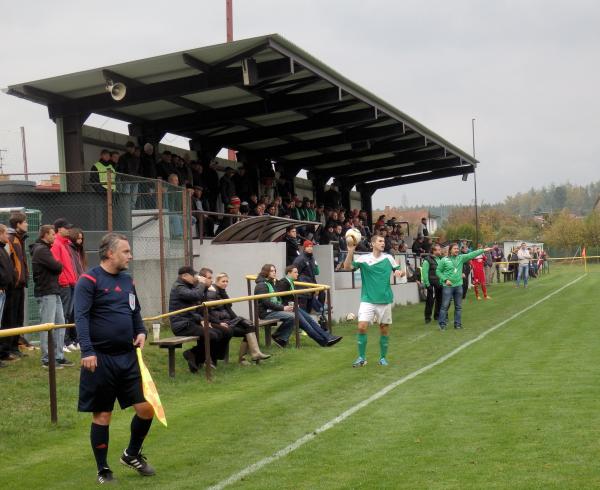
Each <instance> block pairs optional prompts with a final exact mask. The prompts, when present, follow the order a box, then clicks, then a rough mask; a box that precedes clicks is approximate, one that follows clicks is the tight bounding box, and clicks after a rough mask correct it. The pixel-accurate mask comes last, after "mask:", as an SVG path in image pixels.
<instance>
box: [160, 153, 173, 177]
mask: <svg viewBox="0 0 600 490" xmlns="http://www.w3.org/2000/svg"><path fill="white" fill-rule="evenodd" d="M171 159H172V156H171V152H170V151H168V150H165V151H163V152H162V153H161V155H160V160H159V161H158V163H157V164H156V178H157V179H162V180H164V181H165V182H166V181H167V180H169V175H171V174H172V173H173V168H172V166H171Z"/></svg>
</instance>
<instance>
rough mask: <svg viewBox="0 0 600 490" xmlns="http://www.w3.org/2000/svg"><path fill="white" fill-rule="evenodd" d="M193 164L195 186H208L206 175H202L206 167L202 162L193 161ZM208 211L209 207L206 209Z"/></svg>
mask: <svg viewBox="0 0 600 490" xmlns="http://www.w3.org/2000/svg"><path fill="white" fill-rule="evenodd" d="M191 165H192V181H193V187H202V188H204V187H206V183H205V182H204V176H203V175H202V174H203V172H204V169H203V168H202V165H201V164H200V162H195V161H192V163H191ZM206 211H208V208H207V209H206Z"/></svg>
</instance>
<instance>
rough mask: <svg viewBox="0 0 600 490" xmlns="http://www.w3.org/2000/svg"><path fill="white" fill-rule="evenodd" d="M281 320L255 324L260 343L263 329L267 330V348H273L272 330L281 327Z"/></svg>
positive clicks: (260, 321)
mask: <svg viewBox="0 0 600 490" xmlns="http://www.w3.org/2000/svg"><path fill="white" fill-rule="evenodd" d="M279 323H280V320H260V319H259V320H258V322H257V323H256V322H255V323H254V326H255V327H256V339H257V340H259V342H260V336H259V332H260V329H261V328H264V329H265V345H266V346H267V347H271V339H272V335H271V329H272V328H273V327H276V326H277V325H279Z"/></svg>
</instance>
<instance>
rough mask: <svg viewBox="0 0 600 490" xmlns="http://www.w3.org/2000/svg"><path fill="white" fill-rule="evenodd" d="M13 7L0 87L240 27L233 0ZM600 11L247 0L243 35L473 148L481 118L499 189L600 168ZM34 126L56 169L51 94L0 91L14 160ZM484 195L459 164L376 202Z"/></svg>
mask: <svg viewBox="0 0 600 490" xmlns="http://www.w3.org/2000/svg"><path fill="white" fill-rule="evenodd" d="M82 5H85V8H83V7H82ZM0 7H1V8H0V13H1V15H0V67H1V68H0V87H6V86H7V85H10V84H14V83H19V82H27V81H32V80H36V79H41V78H47V77H50V76H55V75H61V74H66V73H71V72H76V71H80V70H85V69H89V68H95V67H101V66H105V65H111V64H114V63H119V62H125V61H130V60H135V59H139V58H145V57H150V56H155V55H159V54H165V53H169V52H173V51H180V50H185V49H191V48H195V47H200V46H205V45H210V44H215V43H219V42H222V41H224V39H225V0H195V1H183V0H170V1H168V2H164V1H161V2H158V1H155V0H146V1H127V0H122V1H121V2H113V3H110V2H108V3H107V2H81V1H66V0H53V1H52V2H33V1H28V2H25V1H24V2H14V1H12V0H0ZM599 26H600V2H598V1H595V0H589V1H585V0H569V1H566V0H565V1H550V0H536V1H534V0H520V1H502V0H495V1H483V0H470V1H467V0H451V1H449V0H437V1H428V0H413V1H402V0H370V1H365V0H318V1H316V0H296V1H291V0H289V1H287V0H234V36H235V38H236V39H241V38H245V37H252V36H257V35H262V34H268V33H275V32H276V33H279V34H281V35H282V36H284V37H286V38H287V39H289V40H290V41H292V42H294V43H296V44H298V45H299V46H300V47H302V48H304V49H305V50H306V51H308V52H310V53H311V54H313V55H314V56H316V57H317V58H319V59H321V60H322V61H323V62H324V63H326V64H328V65H329V66H331V67H332V68H334V69H336V70H338V71H339V72H340V73H342V74H344V75H345V76H346V77H348V78H350V79H351V80H354V81H355V82H357V83H358V84H360V85H362V86H363V87H365V88H366V89H368V90H370V91H372V92H374V93H375V94H377V95H379V96H380V97H382V98H383V99H385V100H387V101H388V102H390V103H391V104H393V105H395V106H396V107H397V108H398V109H400V110H402V111H403V112H405V113H407V114H409V115H410V116H412V117H413V118H415V119H417V120H418V121H419V122H421V123H422V124H424V125H425V126H427V127H429V128H430V129H432V130H433V131H435V132H437V133H438V134H440V135H441V136H443V137H444V138H446V139H447V140H449V141H451V142H452V143H454V144H455V145H457V146H459V147H460V148H462V149H463V150H465V151H467V152H471V151H472V143H471V118H476V127H475V138H476V154H477V158H478V159H479V160H480V161H481V163H480V166H479V169H478V178H477V183H478V194H479V200H480V202H481V201H485V202H487V203H489V202H497V201H500V200H502V199H504V197H505V196H506V195H509V194H514V193H516V192H518V191H526V190H528V189H529V188H530V187H532V186H537V187H539V186H541V185H544V184H551V183H563V182H567V181H570V182H572V183H579V184H584V183H587V182H591V181H595V180H599V179H600V156H599V155H600V138H599V137H598V132H599V126H600V124H599V118H600V96H599V88H600V63H599V61H598V60H600V28H599ZM94 123H95V124H96V125H103V124H104V127H107V128H111V127H114V126H112V125H111V124H110V123H107V121H106V120H105V118H95V119H94ZM19 126H24V127H25V128H26V132H27V142H28V156H29V165H30V169H32V170H33V171H52V170H56V169H57V168H58V163H57V150H56V132H55V126H54V123H52V121H50V120H49V119H48V115H47V110H46V108H45V107H43V106H40V105H37V104H33V103H31V102H27V101H23V100H20V99H17V98H15V97H11V96H8V95H5V94H0V148H7V149H8V150H9V152H8V154H5V155H4V156H5V158H6V165H5V172H6V173H8V172H18V171H20V169H21V168H22V160H21V154H20V147H19V136H18V128H19ZM472 199H473V186H472V178H471V177H470V178H469V182H467V183H463V182H462V181H461V180H460V178H458V177H457V178H451V179H445V180H440V181H435V182H430V183H426V184H413V185H409V186H404V187H400V188H393V189H387V190H381V191H378V192H377V193H376V194H375V196H374V204H375V206H384V205H386V204H388V205H400V204H402V203H405V204H409V205H418V204H427V203H433V204H436V203H459V202H462V203H468V202H471V201H472Z"/></svg>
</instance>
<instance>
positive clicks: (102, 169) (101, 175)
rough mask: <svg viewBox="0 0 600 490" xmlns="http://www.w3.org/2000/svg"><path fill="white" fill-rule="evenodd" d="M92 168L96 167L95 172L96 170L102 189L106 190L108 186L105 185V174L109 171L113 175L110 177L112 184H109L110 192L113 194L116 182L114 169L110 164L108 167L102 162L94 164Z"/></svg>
mask: <svg viewBox="0 0 600 490" xmlns="http://www.w3.org/2000/svg"><path fill="white" fill-rule="evenodd" d="M94 167H96V170H98V180H99V181H100V185H101V186H102V187H104V188H105V189H108V184H107V180H108V178H107V174H108V171H109V170H110V171H111V172H112V173H113V174H112V176H111V179H112V182H111V186H110V187H111V188H112V191H113V192H115V191H116V190H117V186H116V185H115V180H116V174H115V168H114V167H113V166H112V163H109V164H108V165H104V164H103V163H102V162H99V161H98V162H96V163H95V164H94Z"/></svg>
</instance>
